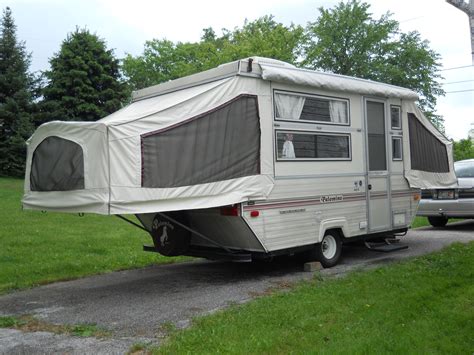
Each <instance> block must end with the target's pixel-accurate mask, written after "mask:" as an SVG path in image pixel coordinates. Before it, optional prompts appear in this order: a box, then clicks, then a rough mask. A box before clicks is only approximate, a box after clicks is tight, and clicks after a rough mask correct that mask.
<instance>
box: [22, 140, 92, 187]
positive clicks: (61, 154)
mask: <svg viewBox="0 0 474 355" xmlns="http://www.w3.org/2000/svg"><path fill="white" fill-rule="evenodd" d="M83 188H84V156H83V152H82V148H81V146H80V145H79V144H77V143H74V142H72V141H70V140H67V139H63V138H59V137H55V136H51V137H48V138H46V139H45V140H43V141H42V142H41V143H40V144H39V145H38V146H37V147H36V149H35V151H34V153H33V161H32V163H31V173H30V189H31V191H68V190H79V189H83Z"/></svg>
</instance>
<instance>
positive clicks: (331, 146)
mask: <svg viewBox="0 0 474 355" xmlns="http://www.w3.org/2000/svg"><path fill="white" fill-rule="evenodd" d="M276 144H277V147H276V149H277V160H350V159H351V155H350V135H348V134H322V133H313V132H304V133H303V132H294V131H292V132H283V131H278V132H276Z"/></svg>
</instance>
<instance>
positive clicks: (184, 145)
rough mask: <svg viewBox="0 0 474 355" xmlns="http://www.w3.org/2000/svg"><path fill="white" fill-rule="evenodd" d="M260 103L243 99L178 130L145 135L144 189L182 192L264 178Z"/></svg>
mask: <svg viewBox="0 0 474 355" xmlns="http://www.w3.org/2000/svg"><path fill="white" fill-rule="evenodd" d="M259 155H260V122H259V116H258V105H257V97H256V96H251V95H241V96H239V97H237V98H235V99H234V100H232V101H230V102H228V103H226V104H224V105H222V106H220V107H218V108H217V109H215V110H212V111H210V112H207V113H205V114H202V115H199V116H197V117H193V118H191V119H189V120H187V121H184V122H182V123H181V124H179V125H178V126H175V127H171V128H165V129H163V130H160V131H156V132H151V133H148V134H145V135H142V186H143V187H155V188H165V187H177V186H189V185H196V184H204V183H209V182H213V181H221V180H228V179H234V178H238V177H243V176H249V175H256V174H259V173H260V162H259Z"/></svg>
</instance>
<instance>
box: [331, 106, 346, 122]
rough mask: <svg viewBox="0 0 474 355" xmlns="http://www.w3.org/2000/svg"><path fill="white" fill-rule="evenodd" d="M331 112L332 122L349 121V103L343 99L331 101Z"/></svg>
mask: <svg viewBox="0 0 474 355" xmlns="http://www.w3.org/2000/svg"><path fill="white" fill-rule="evenodd" d="M329 114H330V116H331V122H334V123H347V104H346V103H345V102H343V101H330V102H329Z"/></svg>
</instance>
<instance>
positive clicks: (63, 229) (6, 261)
mask: <svg viewBox="0 0 474 355" xmlns="http://www.w3.org/2000/svg"><path fill="white" fill-rule="evenodd" d="M22 195H23V180H20V179H10V178H0V201H1V207H0V293H4V292H6V291H9V290H12V289H17V288H25V287H30V286H36V285H39V284H43V283H48V282H52V281H57V280H65V279H71V278H77V277H81V276H85V275H91V274H98V273H103V272H107V271H113V270H120V269H128V268H136V267H141V266H145V265H150V264H153V263H165V262H173V261H176V260H181V259H183V258H181V259H180V258H167V257H164V256H160V255H159V254H155V253H146V252H143V251H142V245H143V244H151V238H150V237H149V236H148V234H147V233H145V232H144V231H141V230H140V229H138V228H136V227H133V226H131V225H129V224H128V223H126V222H124V221H121V220H119V219H118V218H116V217H112V216H99V215H92V214H91V215H85V216H84V217H79V216H78V215H77V214H65V213H41V212H40V211H22V210H21V202H20V200H21V197H22Z"/></svg>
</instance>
